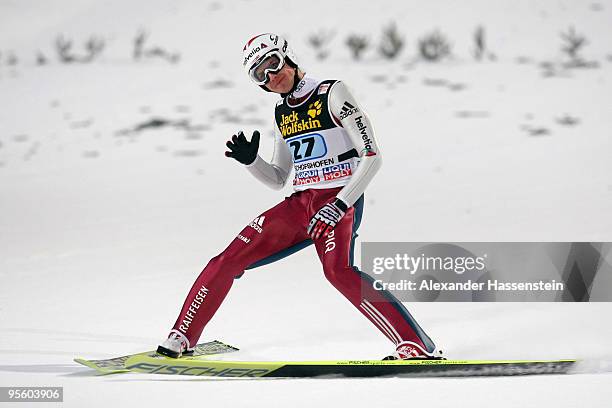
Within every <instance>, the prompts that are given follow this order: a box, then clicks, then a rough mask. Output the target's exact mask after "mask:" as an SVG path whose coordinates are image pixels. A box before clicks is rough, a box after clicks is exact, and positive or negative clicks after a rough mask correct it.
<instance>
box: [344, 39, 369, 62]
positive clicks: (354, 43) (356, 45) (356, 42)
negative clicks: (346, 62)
mask: <svg viewBox="0 0 612 408" xmlns="http://www.w3.org/2000/svg"><path fill="white" fill-rule="evenodd" d="M345 44H346V45H347V47H348V48H349V50H350V51H351V55H352V57H353V59H354V60H359V59H361V54H363V52H364V51H365V50H366V49H367V48H368V46H369V42H368V38H367V37H366V36H365V35H358V34H351V35H350V36H348V38H347V39H346V43H345Z"/></svg>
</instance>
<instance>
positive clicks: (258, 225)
mask: <svg viewBox="0 0 612 408" xmlns="http://www.w3.org/2000/svg"><path fill="white" fill-rule="evenodd" d="M265 219H266V216H265V215H262V216H261V217H257V218H255V219H254V220H253V221H251V223H250V224H249V227H251V228H253V229H254V230H255V231H257V232H258V233H260V234H261V233H262V232H263V228H262V227H263V223H264V220H265Z"/></svg>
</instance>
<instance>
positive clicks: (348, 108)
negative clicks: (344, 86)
mask: <svg viewBox="0 0 612 408" xmlns="http://www.w3.org/2000/svg"><path fill="white" fill-rule="evenodd" d="M356 112H359V109H358V108H356V107H354V106H353V105H351V104H350V103H348V102H347V101H344V105H342V109H341V112H340V119H345V118H348V117H349V116H351V115H352V114H353V113H356Z"/></svg>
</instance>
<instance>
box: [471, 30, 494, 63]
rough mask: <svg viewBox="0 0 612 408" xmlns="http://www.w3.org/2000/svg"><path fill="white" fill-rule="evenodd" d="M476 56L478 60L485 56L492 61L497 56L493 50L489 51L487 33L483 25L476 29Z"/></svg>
mask: <svg viewBox="0 0 612 408" xmlns="http://www.w3.org/2000/svg"><path fill="white" fill-rule="evenodd" d="M473 55H474V58H476V60H477V61H482V59H483V58H487V59H489V60H490V61H495V60H496V59H497V57H496V56H495V54H493V53H492V52H490V51H488V49H487V43H486V33H485V28H484V27H483V26H478V27H476V30H475V31H474V51H473Z"/></svg>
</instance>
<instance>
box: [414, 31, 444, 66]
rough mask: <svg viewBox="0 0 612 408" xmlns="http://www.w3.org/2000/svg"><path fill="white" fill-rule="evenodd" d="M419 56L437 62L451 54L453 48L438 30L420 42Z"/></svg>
mask: <svg viewBox="0 0 612 408" xmlns="http://www.w3.org/2000/svg"><path fill="white" fill-rule="evenodd" d="M418 48H419V55H420V56H421V57H422V58H423V59H425V60H426V61H431V62H437V61H440V60H442V59H443V58H446V57H449V56H450V54H451V46H450V43H449V42H448V39H447V38H446V36H444V35H443V34H442V33H441V32H439V31H438V30H436V31H434V32H432V33H430V34H427V35H426V36H424V37H423V38H421V39H420V40H419V42H418Z"/></svg>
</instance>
